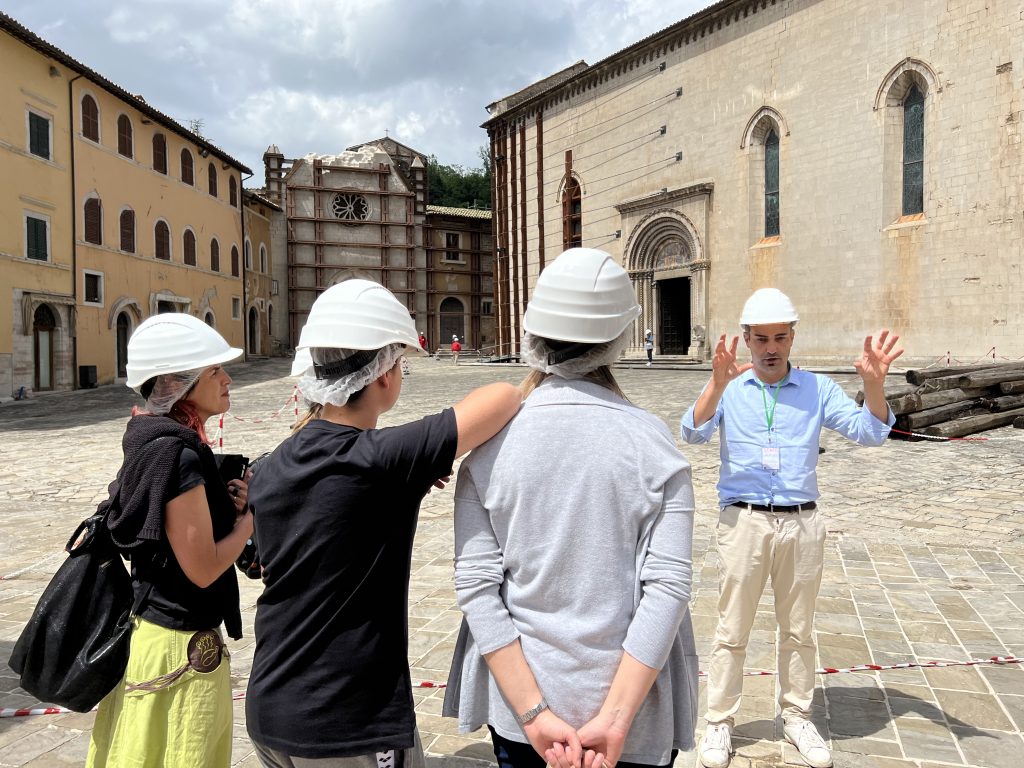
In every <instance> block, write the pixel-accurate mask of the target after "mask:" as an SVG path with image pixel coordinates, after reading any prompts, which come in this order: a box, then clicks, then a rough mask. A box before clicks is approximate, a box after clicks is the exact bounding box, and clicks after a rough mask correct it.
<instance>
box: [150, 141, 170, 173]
mask: <svg viewBox="0 0 1024 768" xmlns="http://www.w3.org/2000/svg"><path fill="white" fill-rule="evenodd" d="M153 170H154V171H156V172H157V173H167V139H165V138H164V135H163V134H162V133H158V134H156V135H155V136H154V137H153Z"/></svg>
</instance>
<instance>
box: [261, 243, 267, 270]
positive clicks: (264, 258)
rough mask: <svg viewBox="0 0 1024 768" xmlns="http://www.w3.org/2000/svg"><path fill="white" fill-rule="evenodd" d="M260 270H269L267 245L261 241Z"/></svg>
mask: <svg viewBox="0 0 1024 768" xmlns="http://www.w3.org/2000/svg"><path fill="white" fill-rule="evenodd" d="M260 272H263V273H264V274H266V272H267V246H265V245H264V244H263V243H260Z"/></svg>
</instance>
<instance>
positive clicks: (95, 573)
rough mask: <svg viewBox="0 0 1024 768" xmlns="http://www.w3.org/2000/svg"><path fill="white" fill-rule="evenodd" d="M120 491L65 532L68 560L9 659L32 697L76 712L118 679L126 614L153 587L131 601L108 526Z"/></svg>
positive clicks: (128, 624) (126, 639) (127, 631)
mask: <svg viewBox="0 0 1024 768" xmlns="http://www.w3.org/2000/svg"><path fill="white" fill-rule="evenodd" d="M120 493H121V487H120V482H119V483H118V488H117V491H116V492H115V493H114V495H113V496H112V497H111V499H110V500H109V501H107V502H104V503H103V504H100V506H99V508H97V510H96V514H94V515H92V516H91V517H89V518H87V519H85V520H83V521H82V522H81V523H80V524H79V525H78V527H77V528H76V529H75V532H74V533H73V534H71V538H70V539H68V543H67V546H66V547H65V549H66V550H67V553H68V558H67V559H66V560H65V561H64V563H63V564H62V565H61V566H60V568H59V569H58V570H57V573H55V574H54V576H53V578H52V579H51V580H50V583H49V584H48V585H47V587H46V590H45V591H44V592H43V595H42V597H41V598H39V602H38V603H37V604H36V609H35V611H34V612H33V613H32V618H30V619H29V621H28V624H27V625H26V626H25V629H24V630H22V633H21V637H19V638H18V642H17V643H16V644H15V646H14V651H13V653H12V654H11V659H10V662H9V664H10V667H11V669H13V670H14V671H15V672H17V673H18V675H19V676H20V677H21V682H20V685H21V687H22V688H24V689H25V690H26V691H28V692H29V693H30V694H32V695H33V696H35V697H37V698H39V699H40V700H41V701H44V702H51V703H53V704H58V705H60V706H63V707H67V708H68V709H73V710H75V711H76V712H88V711H89V710H90V709H92V708H93V707H94V706H96V704H98V703H99V701H100V700H101V699H102V698H103V697H104V696H106V695H107V694H108V693H110V691H112V690H113V689H114V686H116V685H117V684H118V682H120V680H121V678H122V677H123V676H124V672H125V669H126V668H127V666H128V650H129V644H130V641H131V634H132V633H131V628H132V617H133V616H134V615H135V614H136V613H138V611H139V608H140V607H141V606H142V603H143V602H144V601H145V599H146V598H147V597H148V596H149V591H150V589H151V588H152V584H149V585H147V586H146V588H145V589H144V590H142V591H140V593H139V595H138V596H137V597H136V599H135V600H134V601H133V600H132V579H131V576H130V575H129V574H128V571H127V570H126V569H125V567H124V563H123V562H122V561H121V555H120V553H119V552H118V550H117V547H116V546H115V545H114V542H113V541H112V539H111V537H110V532H109V531H108V530H107V515H108V514H109V512H110V509H111V507H113V505H115V504H117V503H118V499H119V496H120ZM79 535H81V536H82V539H81V541H80V542H79V543H78V545H77V546H75V542H76V541H78V537H79ZM72 547H74V548H73V549H72Z"/></svg>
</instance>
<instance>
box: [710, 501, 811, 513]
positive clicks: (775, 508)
mask: <svg viewBox="0 0 1024 768" xmlns="http://www.w3.org/2000/svg"><path fill="white" fill-rule="evenodd" d="M729 506H730V507H740V508H741V509H752V510H754V511H755V512H807V511H810V510H812V509H817V508H818V502H816V501H808V502H807V503H806V504H788V505H786V504H750V503H748V502H746V501H734V502H733V503H732V504H730V505H729Z"/></svg>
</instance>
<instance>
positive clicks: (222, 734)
mask: <svg viewBox="0 0 1024 768" xmlns="http://www.w3.org/2000/svg"><path fill="white" fill-rule="evenodd" d="M241 354H242V350H240V349H237V348H234V347H231V346H229V345H228V343H227V342H226V341H225V340H224V339H223V337H221V336H220V334H218V333H217V332H216V331H215V330H213V329H212V328H210V327H209V326H207V325H206V324H204V323H203V322H201V321H200V320H198V319H197V318H194V317H192V316H191V315H184V314H163V315H156V316H154V317H151V318H149V319H148V320H146V321H145V322H143V323H142V324H141V325H140V326H139V327H138V328H137V329H136V331H135V333H134V334H132V337H131V339H130V340H129V342H128V365H127V369H128V381H127V384H128V386H130V387H131V388H132V389H134V390H135V391H136V392H138V393H139V394H140V395H142V396H143V397H144V398H145V399H146V404H145V406H144V407H143V408H138V407H136V408H134V409H133V410H132V418H131V419H130V420H129V422H128V426H127V429H126V430H125V434H124V439H123V441H122V446H123V449H124V463H123V464H122V466H121V470H120V472H119V473H118V479H117V480H115V481H114V485H112V486H111V491H112V492H113V491H114V489H115V488H116V486H117V484H118V483H119V484H120V493H119V496H118V500H119V503H117V504H115V505H114V506H113V507H112V508H111V511H110V516H109V518H108V520H107V524H108V527H109V529H110V533H111V536H112V538H113V540H114V542H115V543H116V544H117V546H118V547H119V548H120V550H121V553H122V554H123V555H124V556H125V557H126V558H129V559H130V561H131V571H132V582H133V586H134V589H135V594H136V601H138V600H139V599H141V607H140V608H139V610H138V612H137V614H136V616H135V618H134V623H133V633H132V639H131V651H130V654H129V658H128V669H127V671H126V672H125V677H124V680H123V681H122V682H121V683H120V684H119V685H118V686H117V687H115V689H114V690H113V691H112V692H111V693H110V694H108V695H107V697H106V698H105V699H104V700H103V701H102V702H101V703H100V706H99V711H98V713H97V715H96V723H95V726H94V728H93V732H92V741H91V743H90V745H89V756H88V761H87V763H86V765H87V766H89V767H90V768H94V767H95V768H102V767H103V766H121V765H132V766H143V767H145V766H154V767H155V766H162V767H165V768H166V767H168V766H182V768H198V767H199V766H203V768H220V767H221V766H223V767H224V768H227V766H229V765H230V763H231V739H232V704H231V678H230V671H229V669H228V663H227V653H226V650H225V648H224V642H223V639H222V636H221V634H220V629H219V627H220V625H221V623H223V624H224V627H225V629H226V630H227V633H228V634H229V635H230V636H231V637H232V638H235V639H238V638H240V637H241V636H242V621H241V615H240V612H239V604H238V582H237V580H236V576H235V572H234V568H233V567H232V566H233V564H234V561H235V558H237V557H238V555H239V553H241V551H242V547H243V546H244V545H245V542H246V539H247V538H249V536H251V534H252V529H253V525H252V514H251V513H250V512H249V510H248V505H247V493H248V489H247V483H246V480H247V478H244V479H243V478H240V479H235V480H231V481H230V482H228V483H227V484H225V482H224V480H223V479H221V476H220V473H219V471H218V469H217V463H216V461H215V459H214V456H213V452H212V451H211V450H210V446H209V440H208V438H207V435H206V431H205V426H204V425H205V423H206V421H207V419H209V418H210V417H211V416H214V415H216V414H218V413H223V412H225V411H226V410H227V409H228V406H229V405H230V399H229V391H228V387H229V385H230V384H231V377H230V376H228V374H227V372H226V371H225V370H224V369H223V368H222V367H221V366H222V364H223V363H226V362H229V361H231V360H235V359H237V358H238V357H239V356H241Z"/></svg>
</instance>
